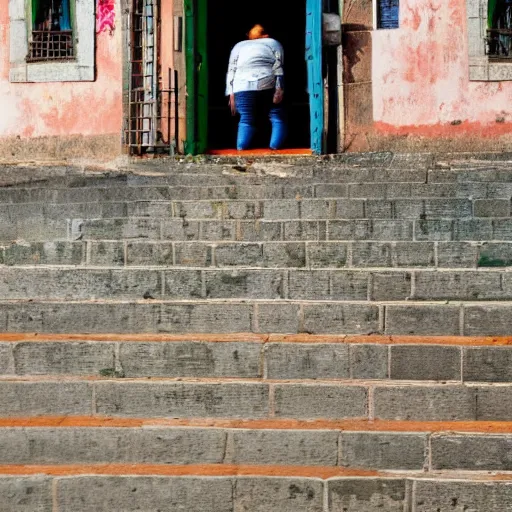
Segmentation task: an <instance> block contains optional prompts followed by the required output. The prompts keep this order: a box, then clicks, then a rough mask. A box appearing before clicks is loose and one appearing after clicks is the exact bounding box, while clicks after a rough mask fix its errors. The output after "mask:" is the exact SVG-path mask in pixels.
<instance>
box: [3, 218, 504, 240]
mask: <svg viewBox="0 0 512 512" xmlns="http://www.w3.org/2000/svg"><path fill="white" fill-rule="evenodd" d="M511 239H512V218H500V219H483V218H465V219H430V220H424V219H415V220H414V219H348V220H343V219H329V220H290V219H288V220H261V219H255V220H240V219H239V220H234V219H229V220H225V219H224V220H219V219H207V220H187V219H181V218H169V219H163V218H151V217H119V218H106V219H91V220H84V219H82V218H79V219H72V218H70V219H57V220H49V219H44V218H37V217H36V218H31V217H30V216H28V217H26V218H24V219H22V220H20V219H18V220H15V221H12V222H11V221H10V222H7V223H4V224H1V225H0V243H1V244H2V245H4V246H6V245H9V244H11V243H13V242H16V241H20V240H21V241H23V242H55V241H77V240H105V241H116V240H150V241H158V240H162V241H194V240H202V241H211V242H219V241H255V242H259V241H311V242H315V241H323V240H329V241H352V240H362V241H387V242H395V241H417V242H422V241H429V242H436V241H440V242H446V241H474V242H509V241H510V240H511Z"/></svg>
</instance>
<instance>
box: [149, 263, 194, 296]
mask: <svg viewBox="0 0 512 512" xmlns="http://www.w3.org/2000/svg"><path fill="white" fill-rule="evenodd" d="M164 282H165V288H164V295H163V297H164V298H165V299H185V300H187V299H199V298H201V297H202V296H203V294H202V277H201V271H200V270H184V269H179V270H168V271H166V272H164ZM159 296H160V295H159V294H158V293H157V294H156V295H152V298H156V297H159Z"/></svg>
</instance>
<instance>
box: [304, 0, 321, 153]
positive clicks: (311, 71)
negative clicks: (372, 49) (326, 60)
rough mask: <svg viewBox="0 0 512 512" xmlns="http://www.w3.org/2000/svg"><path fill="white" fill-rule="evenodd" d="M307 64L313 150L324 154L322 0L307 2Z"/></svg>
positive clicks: (309, 0)
mask: <svg viewBox="0 0 512 512" xmlns="http://www.w3.org/2000/svg"><path fill="white" fill-rule="evenodd" d="M306 63H307V68H308V93H309V113H310V123H311V125H310V133H311V150H312V151H313V153H314V154H316V155H319V154H321V153H322V149H323V148H322V145H323V138H324V137H323V134H324V83H323V82H324V81H323V73H322V0H306Z"/></svg>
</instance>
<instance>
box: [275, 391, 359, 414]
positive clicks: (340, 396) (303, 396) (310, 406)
mask: <svg viewBox="0 0 512 512" xmlns="http://www.w3.org/2000/svg"><path fill="white" fill-rule="evenodd" d="M367 414H368V404H367V389H366V388H364V387H360V386H330V385H321V384H316V385H300V384H289V385H277V386H276V387H275V415H276V417H278V418H300V419H315V418H331V419H341V418H365V417H366V416H367Z"/></svg>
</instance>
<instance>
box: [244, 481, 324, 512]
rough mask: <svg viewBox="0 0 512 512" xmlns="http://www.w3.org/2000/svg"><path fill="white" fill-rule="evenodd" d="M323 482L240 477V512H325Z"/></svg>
mask: <svg viewBox="0 0 512 512" xmlns="http://www.w3.org/2000/svg"><path fill="white" fill-rule="evenodd" d="M323 486H324V484H323V482H322V481H320V480H313V479H298V478H237V480H236V484H235V509H234V510H236V511H237V512H323Z"/></svg>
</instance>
